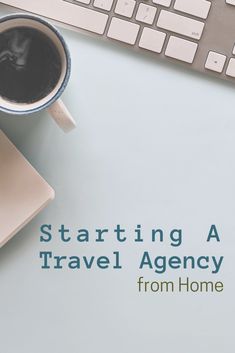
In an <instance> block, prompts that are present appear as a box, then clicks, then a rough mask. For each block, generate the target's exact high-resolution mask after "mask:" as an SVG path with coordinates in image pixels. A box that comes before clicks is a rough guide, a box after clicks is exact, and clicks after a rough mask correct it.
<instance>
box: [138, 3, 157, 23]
mask: <svg viewBox="0 0 235 353" xmlns="http://www.w3.org/2000/svg"><path fill="white" fill-rule="evenodd" d="M156 12H157V8H156V7H154V6H149V5H146V4H143V3H141V4H140V5H139V8H138V11H137V14H136V20H137V21H140V22H144V23H148V24H150V25H151V24H152V23H153V20H154V17H155V15H156Z"/></svg>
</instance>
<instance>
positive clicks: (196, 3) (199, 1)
mask: <svg viewBox="0 0 235 353" xmlns="http://www.w3.org/2000/svg"><path fill="white" fill-rule="evenodd" d="M210 7H211V2H210V1H207V0H176V2H175V6H174V9H175V10H178V11H181V12H185V13H187V14H189V15H193V16H196V17H200V18H203V19H206V18H207V16H208V14H209V11H210Z"/></svg>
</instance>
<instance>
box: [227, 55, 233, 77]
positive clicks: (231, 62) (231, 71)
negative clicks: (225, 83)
mask: <svg viewBox="0 0 235 353" xmlns="http://www.w3.org/2000/svg"><path fill="white" fill-rule="evenodd" d="M226 75H228V76H231V77H235V59H230V61H229V64H228V67H227V71H226Z"/></svg>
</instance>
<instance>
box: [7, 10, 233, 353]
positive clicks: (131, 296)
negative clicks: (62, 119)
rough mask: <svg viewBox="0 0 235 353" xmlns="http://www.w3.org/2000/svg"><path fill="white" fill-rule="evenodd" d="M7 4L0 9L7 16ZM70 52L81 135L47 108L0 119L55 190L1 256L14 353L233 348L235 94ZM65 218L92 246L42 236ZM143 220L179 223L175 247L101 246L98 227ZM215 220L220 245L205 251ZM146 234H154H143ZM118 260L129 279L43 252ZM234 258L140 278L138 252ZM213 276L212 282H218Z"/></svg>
mask: <svg viewBox="0 0 235 353" xmlns="http://www.w3.org/2000/svg"><path fill="white" fill-rule="evenodd" d="M4 13H6V10H5V9H4V8H3V7H2V8H1V7H0V14H1V15H2V14H4ZM62 33H63V34H64V37H65V39H66V41H67V42H68V45H69V47H70V50H71V54H72V62H73V69H72V77H71V81H70V83H69V85H68V88H67V90H66V92H65V93H64V95H63V99H64V102H65V103H66V104H67V106H68V107H69V109H70V111H71V112H72V114H73V115H74V117H75V118H76V120H77V123H78V128H77V130H76V131H74V132H72V133H71V134H68V135H65V134H64V133H63V132H61V131H60V130H59V129H58V128H57V127H56V125H55V123H54V122H53V121H52V119H50V118H49V116H48V114H47V112H42V113H40V114H36V115H35V116H31V117H23V118H17V117H9V116H7V115H5V114H0V128H1V129H2V130H3V131H4V132H5V133H6V134H7V135H8V136H9V137H10V139H11V140H12V141H13V142H14V143H15V144H16V146H17V147H18V148H19V150H20V151H21V152H22V153H23V154H24V155H25V156H26V157H27V158H28V160H29V161H30V162H31V163H32V164H33V165H34V166H35V167H36V169H37V170H38V171H39V172H40V173H41V174H42V175H43V177H44V178H45V179H46V180H47V181H48V182H49V183H50V184H51V185H52V186H53V187H54V189H55V191H56V199H55V201H54V202H53V203H51V204H50V206H49V207H47V208H46V209H45V210H44V211H43V212H42V213H41V214H40V215H39V216H38V217H36V218H35V219H34V220H33V221H32V222H31V223H30V224H29V225H28V226H26V227H25V228H24V229H23V230H22V231H21V232H20V233H19V234H18V235H17V236H16V237H15V238H14V239H13V240H12V241H11V242H9V243H8V245H7V246H5V247H4V248H2V249H1V250H0V336H1V343H0V347H1V348H0V350H1V352H3V353H32V352H33V353H41V352H45V353H52V352H56V353H64V352H71V353H78V352H81V353H134V352H135V353H155V352H161V353H172V352H173V351H174V352H176V353H179V352H180V353H199V352H200V353H221V352H223V353H231V352H232V351H233V348H234V337H233V336H234V311H235V307H234V290H235V285H234V245H235V240H234V239H235V237H234V231H235V220H234V196H235V187H234V182H235V162H234V151H235V104H234V102H235V87H232V86H231V85H229V84H225V83H222V82H220V81H217V80H213V79H209V78H206V77H205V78H204V77H201V76H198V75H196V74H195V73H192V72H185V71H183V70H182V69H180V68H177V67H175V66H169V65H165V64H164V63H159V62H157V61H156V62H155V60H153V59H149V58H148V57H145V56H142V55H136V54H135V53H132V51H130V50H128V49H126V48H119V47H117V46H115V45H112V44H108V43H103V42H102V41H99V40H97V39H93V38H90V37H86V36H84V35H81V34H78V33H74V32H70V31H68V30H62ZM44 223H51V224H52V225H53V228H54V229H55V228H56V227H59V226H60V225H61V224H62V223H63V224H65V225H66V226H68V227H69V228H70V229H71V230H73V236H75V235H76V230H77V229H78V228H87V229H89V230H90V231H91V242H90V244H89V245H86V246H85V245H79V244H78V243H76V242H75V241H73V242H71V243H69V244H62V243H61V242H60V241H59V240H58V238H56V239H54V240H53V242H52V243H50V244H41V243H40V242H39V235H40V233H39V228H40V226H41V225H42V224H44ZM117 224H121V225H122V226H123V227H125V228H127V229H128V230H129V232H130V233H129V234H130V235H128V237H129V239H130V238H131V237H133V229H134V228H135V227H136V225H137V224H142V226H143V227H145V230H146V229H150V228H151V227H161V228H163V229H164V230H165V231H166V235H167V232H169V230H171V229H173V228H182V229H183V232H184V233H183V234H184V243H183V245H182V247H181V248H180V249H178V250H174V249H172V248H170V247H169V246H168V245H167V242H166V245H159V244H151V243H150V242H149V241H148V240H146V242H145V243H144V245H141V244H139V245H138V244H134V243H133V242H132V241H131V240H129V241H127V243H125V244H118V243H117V242H115V240H114V238H112V236H110V237H109V239H107V241H105V242H104V243H103V244H97V243H95V242H94V241H93V240H92V239H94V233H95V232H94V231H95V229H96V228H99V227H101V228H102V227H104V228H105V227H107V228H110V229H112V228H114V226H115V225H117ZM211 224H216V226H217V228H218V230H219V232H220V235H221V243H220V244H218V243H216V242H214V243H213V244H208V243H206V237H207V233H208V230H209V227H210V225H211ZM145 233H146V239H148V234H149V233H148V232H147V231H146V232H145ZM42 250H45V251H50V250H52V251H53V252H54V253H55V254H58V255H61V254H62V255H77V256H79V255H80V256H82V255H108V256H110V257H111V254H112V252H113V251H115V250H120V252H121V256H122V259H121V261H122V264H123V266H124V267H125V269H123V270H122V271H114V270H106V271H105V270H103V271H102V270H101V271H98V270H90V271H84V270H77V271H71V270H57V271H56V270H53V269H52V270H51V271H46V270H44V271H43V270H42V269H41V268H40V266H41V260H40V259H39V252H40V251H42ZM144 250H150V252H151V254H153V255H155V256H157V255H159V254H165V255H167V256H172V255H174V254H178V255H179V254H180V255H184V254H185V255H190V254H191V255H194V256H198V255H224V256H225V263H224V265H223V268H222V270H221V273H220V274H219V275H217V276H216V275H211V274H210V273H208V272H206V271H205V272H202V271H192V272H191V273H189V274H188V273H187V272H183V274H182V272H180V271H177V270H175V271H171V272H168V273H167V274H166V275H163V276H162V277H161V276H159V275H157V274H155V273H154V271H144V272H141V271H139V270H138V264H139V260H140V257H141V254H142V252H143V251H144ZM140 274H142V275H143V274H144V276H145V277H146V279H149V280H159V279H161V278H164V279H165V280H171V279H174V278H178V277H179V275H182V276H183V277H184V278H185V277H186V276H187V275H189V276H190V278H193V279H198V280H200V279H207V280H211V279H216V280H222V281H224V284H225V291H224V292H223V293H222V294H188V295H185V294H181V295H180V294H177V293H175V294H169V293H168V294H154V293H149V294H148V293H147V294H145V293H142V294H139V293H138V290H137V284H136V282H137V278H138V277H139V276H140ZM213 276H214V277H213Z"/></svg>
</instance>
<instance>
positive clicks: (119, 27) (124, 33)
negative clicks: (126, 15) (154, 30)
mask: <svg viewBox="0 0 235 353" xmlns="http://www.w3.org/2000/svg"><path fill="white" fill-rule="evenodd" d="M139 29H140V26H139V25H137V24H136V23H132V22H128V21H125V20H121V19H120V18H117V17H113V18H112V21H111V24H110V27H109V30H108V34H107V36H108V37H110V38H113V39H116V40H120V41H121V42H125V43H128V44H135V42H136V38H137V35H138V32H139Z"/></svg>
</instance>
